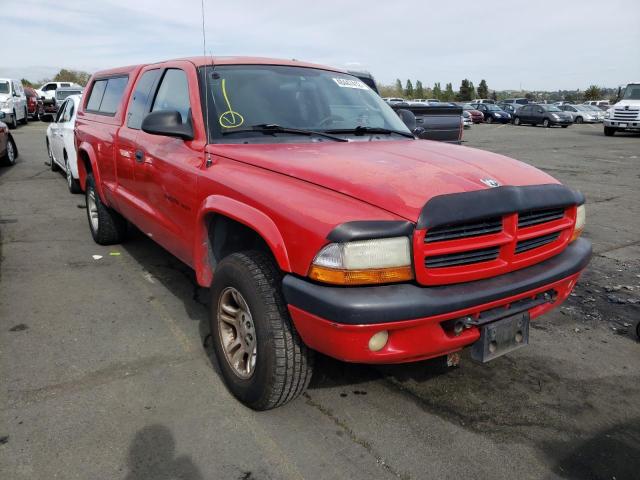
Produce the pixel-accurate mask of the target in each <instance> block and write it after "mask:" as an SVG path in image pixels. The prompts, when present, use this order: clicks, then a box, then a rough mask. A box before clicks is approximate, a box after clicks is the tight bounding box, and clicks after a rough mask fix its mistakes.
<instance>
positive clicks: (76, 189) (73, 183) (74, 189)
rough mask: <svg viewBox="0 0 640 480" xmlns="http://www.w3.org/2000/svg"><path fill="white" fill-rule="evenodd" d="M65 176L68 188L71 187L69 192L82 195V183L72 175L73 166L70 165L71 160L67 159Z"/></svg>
mask: <svg viewBox="0 0 640 480" xmlns="http://www.w3.org/2000/svg"><path fill="white" fill-rule="evenodd" d="M64 165H65V169H64V170H65V175H66V176H67V187H69V192H71V193H80V192H81V191H82V190H81V189H80V182H78V180H76V179H75V178H73V174H72V173H71V166H70V165H69V159H65V163H64Z"/></svg>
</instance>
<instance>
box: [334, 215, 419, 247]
mask: <svg viewBox="0 0 640 480" xmlns="http://www.w3.org/2000/svg"><path fill="white" fill-rule="evenodd" d="M413 228H414V224H413V223H411V222H406V221H402V220H363V221H355V222H346V223H343V224H340V225H338V226H337V227H335V228H334V229H333V230H331V231H330V232H329V235H327V240H329V241H330V242H352V241H355V240H370V239H373V238H391V237H405V236H411V235H413Z"/></svg>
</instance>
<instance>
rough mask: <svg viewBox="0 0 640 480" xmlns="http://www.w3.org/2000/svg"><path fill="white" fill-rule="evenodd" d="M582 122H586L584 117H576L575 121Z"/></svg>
mask: <svg viewBox="0 0 640 480" xmlns="http://www.w3.org/2000/svg"><path fill="white" fill-rule="evenodd" d="M582 122H584V119H583V118H582V117H576V119H575V123H582Z"/></svg>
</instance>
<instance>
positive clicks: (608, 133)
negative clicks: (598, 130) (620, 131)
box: [604, 127, 616, 137]
mask: <svg viewBox="0 0 640 480" xmlns="http://www.w3.org/2000/svg"><path fill="white" fill-rule="evenodd" d="M615 133H616V129H615V128H613V127H604V134H605V135H606V136H607V137H613V136H614V135H615Z"/></svg>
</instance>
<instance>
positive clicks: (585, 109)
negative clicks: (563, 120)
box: [571, 105, 600, 112]
mask: <svg viewBox="0 0 640 480" xmlns="http://www.w3.org/2000/svg"><path fill="white" fill-rule="evenodd" d="M571 106H572V107H573V108H575V109H576V110H580V111H581V112H592V111H593V110H594V109H595V110H600V109H599V108H598V107H594V108H591V105H571Z"/></svg>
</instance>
